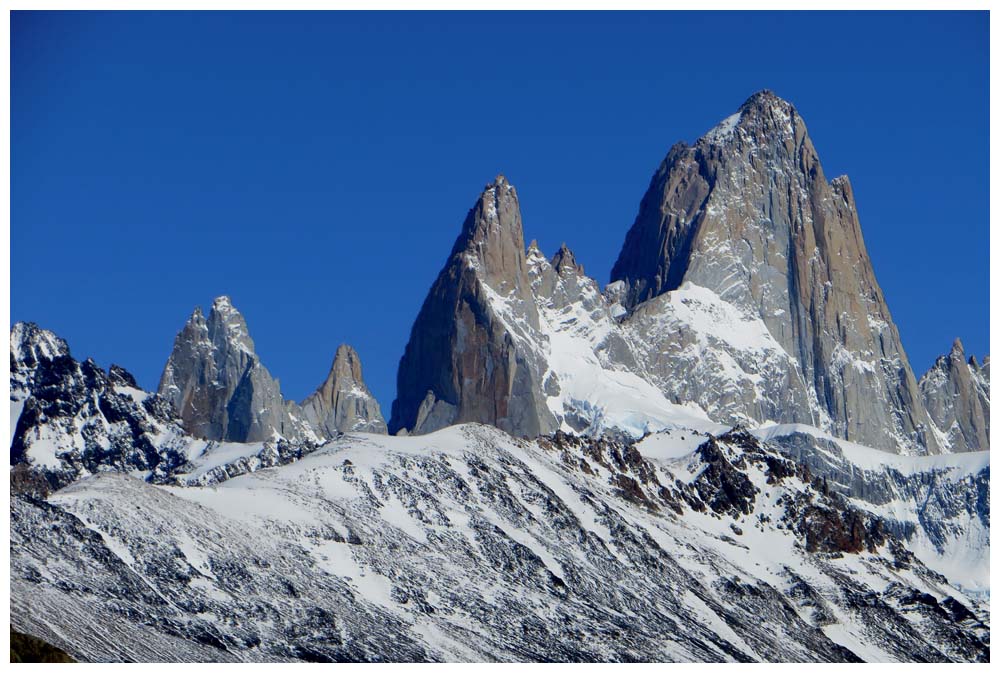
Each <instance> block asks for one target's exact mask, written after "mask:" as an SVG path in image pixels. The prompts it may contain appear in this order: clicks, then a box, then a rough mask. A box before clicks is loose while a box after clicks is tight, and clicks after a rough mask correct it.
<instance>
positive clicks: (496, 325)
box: [389, 175, 556, 436]
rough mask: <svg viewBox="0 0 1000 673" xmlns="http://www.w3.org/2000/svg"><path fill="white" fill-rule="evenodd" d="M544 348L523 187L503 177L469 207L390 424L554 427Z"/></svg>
mask: <svg viewBox="0 0 1000 673" xmlns="http://www.w3.org/2000/svg"><path fill="white" fill-rule="evenodd" d="M541 347H542V345H541V336H540V334H539V323H538V312H537V310H536V308H535V302H534V298H533V296H532V293H531V284H530V281H529V278H528V266H527V262H526V256H525V249H524V233H523V231H522V225H521V212H520V207H519V205H518V202H517V192H516V191H515V190H514V187H513V186H512V185H510V183H508V182H507V180H506V179H505V178H504V177H503V176H502V175H501V176H498V177H497V178H496V180H495V181H494V182H493V183H492V184H490V185H487V186H486V189H485V191H484V192H483V194H482V196H481V197H480V198H479V200H478V201H477V203H476V205H475V206H474V207H473V208H472V209H471V210H470V211H469V214H468V216H467V217H466V219H465V223H464V224H463V225H462V232H461V234H460V235H459V237H458V239H457V240H456V241H455V245H454V248H453V249H452V251H451V255H450V256H449V258H448V262H447V263H446V264H445V267H444V269H442V271H441V273H440V274H439V275H438V278H437V280H436V281H435V282H434V285H433V286H432V287H431V290H430V293H429V294H428V295H427V298H426V300H425V301H424V304H423V306H422V307H421V309H420V313H419V315H418V316H417V319H416V322H415V323H414V325H413V329H412V331H411V333H410V340H409V343H407V345H406V351H405V353H404V354H403V357H402V359H401V360H400V364H399V374H398V377H397V398H396V400H395V401H394V402H393V406H392V419H391V421H390V424H389V426H390V427H389V429H390V431H391V432H393V433H396V432H398V431H399V430H401V429H406V430H407V431H408V432H409V433H411V434H412V433H417V434H419V433H423V432H428V431H430V430H433V429H436V428H437V427H440V425H439V424H440V423H443V422H447V423H462V422H466V421H476V422H481V423H489V424H492V425H496V426H497V427H499V428H501V429H503V430H506V431H507V432H510V433H512V434H514V435H520V436H536V435H539V434H542V433H545V432H550V431H551V430H554V429H555V426H556V423H555V420H554V418H553V417H552V414H551V412H550V411H549V410H548V408H547V407H546V406H545V403H544V399H543V395H542V393H541V375H542V373H543V372H544V371H545V367H544V362H543V361H542V356H541V354H540V350H541Z"/></svg>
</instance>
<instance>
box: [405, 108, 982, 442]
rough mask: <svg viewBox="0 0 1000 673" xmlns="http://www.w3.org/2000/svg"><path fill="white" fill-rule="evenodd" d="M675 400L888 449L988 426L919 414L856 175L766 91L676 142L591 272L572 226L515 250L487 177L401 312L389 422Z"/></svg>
mask: <svg viewBox="0 0 1000 673" xmlns="http://www.w3.org/2000/svg"><path fill="white" fill-rule="evenodd" d="M979 390H983V391H984V392H983V394H982V395H980V396H979V398H978V399H980V400H981V403H979V405H980V407H982V405H983V404H985V405H986V407H985V408H987V409H988V404H989V395H988V390H986V389H985V388H983V387H982V386H980V388H979ZM678 413H682V414H685V415H686V416H687V417H688V422H693V421H692V419H693V418H695V417H697V418H700V419H701V420H703V421H706V422H709V423H717V424H723V425H730V426H731V425H733V424H744V425H749V426H755V425H759V424H760V423H764V422H772V423H803V424H807V425H811V426H814V427H817V428H819V429H821V430H824V431H828V432H830V433H831V434H833V435H834V436H836V437H840V438H843V439H848V440H851V441H855V442H860V443H862V444H865V445H869V446H874V447H876V448H879V449H882V450H885V451H890V452H893V453H915V454H925V453H938V452H942V451H945V452H948V451H963V450H969V449H975V448H976V447H979V448H987V447H988V445H989V443H988V436H985V437H984V436H983V435H982V434H981V433H980V436H979V437H978V443H976V442H972V443H968V442H966V441H965V440H964V438H960V437H958V435H956V434H955V433H954V432H951V431H950V430H949V429H948V428H949V427H950V425H949V424H948V421H947V419H943V420H941V421H940V423H946V426H947V427H944V428H941V427H940V423H939V422H938V420H937V419H935V418H932V417H931V415H929V414H928V409H927V402H926V400H925V396H924V395H923V394H922V393H921V389H920V387H919V386H918V384H917V382H916V380H915V378H914V375H913V372H912V370H911V368H910V365H909V362H908V360H907V357H906V353H905V351H904V349H903V346H902V343H901V341H900V338H899V332H898V330H897V328H896V326H895V324H894V323H893V321H892V317H891V315H890V313H889V309H888V306H887V304H886V301H885V298H884V296H883V293H882V290H881V289H880V288H879V285H878V282H877V281H876V279H875V274H874V270H873V269H872V265H871V261H870V259H869V257H868V253H867V251H866V249H865V245H864V240H863V238H862V235H861V228H860V222H859V219H858V212H857V206H856V204H855V203H854V196H853V191H852V189H851V185H850V182H849V181H848V179H847V178H846V177H840V178H836V179H834V180H832V181H827V179H826V177H825V176H824V174H823V169H822V167H821V165H820V162H819V158H818V155H817V153H816V150H815V148H814V147H813V144H812V141H811V140H810V138H809V135H808V132H807V129H806V126H805V123H804V122H803V121H802V118H801V117H800V116H799V115H798V113H797V112H796V110H795V108H794V107H793V106H792V105H791V104H789V103H788V102H786V101H784V100H782V99H780V98H778V97H777V96H775V95H774V94H773V93H771V92H768V91H763V92H760V93H758V94H755V95H754V96H752V97H751V98H750V99H749V100H748V101H747V102H746V103H744V104H743V106H741V108H740V109H739V111H738V112H737V113H736V114H734V115H732V116H731V117H729V118H727V119H726V120H724V121H723V122H722V123H721V124H720V125H718V126H716V127H715V128H713V129H712V130H711V131H709V132H708V133H706V134H705V135H704V136H703V137H702V138H700V139H699V140H698V141H697V142H696V143H695V144H694V145H691V146H689V145H686V144H684V143H680V144H677V145H675V146H674V147H673V148H672V149H671V150H670V152H669V153H668V155H667V157H666V159H665V160H664V161H663V163H662V164H661V166H660V168H659V170H658V171H657V173H656V174H655V175H654V177H653V179H652V181H651V183H650V186H649V189H648V190H647V192H646V195H645V196H644V197H643V199H642V202H641V204H640V209H639V214H638V216H637V217H636V220H635V222H634V224H633V226H632V228H631V229H630V230H629V232H628V235H627V236H626V239H625V243H624V246H623V248H622V250H621V253H620V254H619V257H618V260H617V262H616V263H615V266H614V268H613V270H612V282H611V283H609V285H608V286H607V287H606V288H604V290H603V291H601V289H600V286H599V285H598V283H597V282H596V281H594V280H593V279H591V278H589V277H587V276H586V274H585V273H584V270H583V267H582V265H580V264H579V263H578V262H577V260H576V259H575V256H574V255H573V253H572V251H570V250H569V248H568V247H567V246H565V245H563V246H562V248H561V249H560V250H559V251H558V252H557V253H556V254H555V256H553V258H552V259H551V260H548V259H546V258H545V256H544V255H543V254H542V253H541V251H540V250H538V249H537V246H535V245H532V246H529V249H528V250H527V251H525V249H524V232H523V225H522V221H521V215H520V210H519V207H518V202H517V194H516V191H515V190H514V188H513V186H511V185H510V183H509V182H508V181H507V180H506V179H505V178H503V177H502V176H501V177H499V178H498V179H497V180H496V182H495V183H492V184H490V185H488V186H487V188H486V190H485V191H484V192H483V194H482V195H481V197H480V199H479V201H478V202H477V204H476V206H475V207H474V208H473V209H472V210H470V211H469V214H468V216H467V218H466V220H465V223H464V224H463V227H462V231H461V233H460V235H459V237H458V240H457V241H456V243H455V246H454V248H453V250H452V253H451V256H450V257H449V259H448V262H447V263H446V265H445V267H444V269H443V270H442V271H441V273H440V274H439V276H438V278H437V280H436V281H435V283H434V285H433V287H432V288H431V290H430V293H429V294H428V296H427V299H426V300H425V302H424V305H423V307H422V309H421V311H420V314H419V315H418V317H417V320H416V321H415V323H414V325H413V329H412V332H411V335H410V341H409V343H408V344H407V347H406V351H405V353H404V355H403V358H402V360H401V361H400V367H399V373H398V377H397V399H396V401H395V402H394V404H393V415H392V420H391V422H390V424H389V425H390V428H389V429H390V432H393V433H395V432H399V431H401V430H405V431H407V432H410V433H420V432H428V431H433V430H435V429H438V428H441V427H444V426H447V425H449V424H453V423H460V422H466V421H473V422H481V423H488V424H491V425H496V426H497V427H500V428H502V429H504V430H507V431H509V432H511V433H513V434H515V435H519V436H524V437H533V436H537V435H539V434H545V433H546V432H548V431H551V430H553V429H555V428H560V429H562V430H565V431H569V432H583V433H588V434H600V433H602V432H606V431H609V430H613V431H618V432H626V433H629V434H631V435H633V436H636V437H638V436H641V435H642V434H643V433H644V432H648V431H656V430H659V429H663V428H666V427H670V425H671V424H672V423H674V422H675V420H676V419H677V415H678ZM959 413H963V414H965V415H966V416H965V417H963V419H962V421H961V423H960V425H962V426H963V427H966V428H968V427H971V426H975V427H977V428H982V427H983V426H982V423H981V419H972V418H971V417H968V414H970V413H973V410H972V408H971V407H970V406H969V405H965V406H961V408H960V412H959Z"/></svg>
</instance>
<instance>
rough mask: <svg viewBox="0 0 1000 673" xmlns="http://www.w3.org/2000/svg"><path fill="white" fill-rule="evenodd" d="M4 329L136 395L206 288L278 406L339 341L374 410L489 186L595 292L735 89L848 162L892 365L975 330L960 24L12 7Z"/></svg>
mask: <svg viewBox="0 0 1000 673" xmlns="http://www.w3.org/2000/svg"><path fill="white" fill-rule="evenodd" d="M11 30H12V45H11V57H12V58H11V75H12V94H11V145H12V157H11V176H12V177H11V189H12V191H11V196H12V200H11V246H12V250H11V321H12V322H14V321H18V320H32V321H35V322H37V323H39V324H41V325H42V326H43V327H46V328H49V329H52V330H54V331H55V332H57V333H58V334H60V335H61V336H63V337H65V338H66V339H67V340H68V341H69V343H70V347H71V349H72V351H73V353H74V355H76V356H77V357H78V358H83V357H87V356H91V357H93V358H94V359H95V360H96V361H97V362H98V363H100V364H102V365H104V366H107V365H109V364H110V363H112V362H116V363H119V364H121V365H123V366H125V367H126V368H128V369H129V370H131V371H132V372H133V373H134V374H135V375H136V376H137V377H138V379H139V381H140V383H141V384H143V385H144V386H145V387H147V388H152V387H155V385H156V384H157V381H158V379H159V375H160V371H161V369H162V367H163V363H164V362H165V360H166V358H167V355H168V354H169V352H170V348H171V345H172V343H173V339H174V336H175V334H176V333H177V331H178V330H179V329H180V328H181V327H182V325H183V323H184V321H185V320H186V319H187V317H188V315H189V314H190V312H191V310H192V309H193V308H194V306H196V305H199V304H200V305H203V306H206V307H207V306H208V305H209V304H210V303H211V301H212V298H213V297H214V296H216V295H219V294H229V295H231V296H232V297H233V301H234V303H235V305H236V306H237V307H238V308H239V309H240V310H242V311H243V313H244V315H245V316H246V317H247V320H248V322H249V325H250V330H251V334H252V335H253V337H254V339H255V341H256V343H257V350H258V353H259V354H260V356H261V358H262V360H263V362H264V364H265V365H266V366H267V367H268V368H269V369H270V370H271V372H272V374H274V375H275V376H277V377H278V378H280V379H281V382H282V388H283V391H284V392H285V394H286V397H290V398H293V399H297V400H301V399H302V398H303V397H305V396H306V395H307V394H308V393H309V392H311V391H312V390H313V389H314V388H315V387H316V386H317V385H319V383H320V382H321V381H322V379H323V378H324V377H325V375H326V372H327V369H328V367H329V365H330V360H331V359H332V357H333V354H334V351H335V350H336V348H337V345H338V344H339V343H341V342H348V343H350V344H352V345H354V346H355V347H356V348H357V350H358V351H359V352H360V354H361V357H362V362H363V364H364V369H365V375H366V379H367V381H368V383H369V385H370V387H371V388H372V389H373V390H374V392H375V394H376V395H377V397H378V399H379V402H380V403H381V404H382V408H383V410H384V412H385V413H386V414H388V412H389V405H390V403H391V401H392V399H393V397H394V395H395V376H396V367H397V364H398V362H399V358H400V356H401V355H402V353H403V347H404V345H405V343H406V340H407V339H408V337H409V331H410V327H411V325H412V322H413V319H414V318H415V316H416V314H417V311H418V310H419V308H420V304H421V302H422V301H423V299H424V296H425V294H426V292H427V290H428V288H429V287H430V285H431V283H432V281H433V280H434V278H435V276H436V275H437V273H438V271H439V269H440V268H441V266H442V264H443V263H444V261H445V258H446V257H447V254H448V252H449V250H450V249H451V245H452V243H453V241H454V238H455V236H456V235H457V234H458V231H459V228H460V226H461V223H462V220H463V218H464V216H465V213H466V211H467V209H468V208H469V207H470V206H471V205H472V204H473V201H474V200H475V198H476V197H477V195H478V194H479V191H480V190H481V188H482V186H483V185H484V184H485V183H486V182H488V181H489V180H490V179H492V178H493V176H494V175H495V174H496V173H497V172H501V171H502V172H503V173H504V174H505V175H507V177H508V178H509V179H510V180H511V181H512V182H513V183H514V184H515V185H516V186H517V188H518V193H519V195H520V197H521V205H522V209H523V215H524V223H525V231H526V236H527V237H528V238H529V239H530V238H537V239H538V240H539V243H540V244H541V246H542V248H543V250H545V251H546V252H549V253H551V252H554V251H555V250H556V248H557V247H558V246H559V244H560V243H562V242H563V241H565V242H566V243H567V244H568V245H569V246H570V247H571V248H573V249H574V251H575V252H576V254H577V258H578V259H579V260H580V261H581V262H582V263H583V264H584V265H585V266H586V268H587V271H588V273H590V274H591V275H592V276H594V277H596V278H597V279H598V280H599V281H600V282H601V283H602V284H603V283H606V282H607V280H608V275H609V272H610V269H611V265H612V264H613V262H614V260H615V258H616V256H617V253H618V250H619V248H620V246H621V244H622V241H623V240H624V237H625V232H626V231H627V229H628V228H629V226H630V225H631V224H632V220H633V218H634V216H635V213H636V211H637V209H638V205H639V200H640V198H641V197H642V194H643V192H644V191H645V189H646V187H647V185H648V182H649V179H650V176H651V175H652V173H653V171H654V170H655V169H656V167H657V165H658V163H659V162H660V161H661V159H662V158H663V156H664V155H665V154H666V152H667V150H668V148H669V147H670V146H671V145H672V144H673V143H674V142H676V141H678V140H687V141H692V140H694V139H695V138H697V137H698V136H699V135H701V134H702V133H703V132H704V131H706V130H707V129H709V128H710V127H711V126H713V125H714V124H715V123H716V122H717V121H719V120H720V119H722V118H723V117H726V116H727V115H729V114H731V113H732V112H733V111H735V110H736V108H737V107H738V106H739V105H740V104H741V103H742V102H743V100H744V99H746V97H747V96H749V95H750V94H751V93H753V92H754V91H756V90H758V89H761V88H770V89H773V90H774V91H775V92H777V93H778V94H779V95H780V96H782V97H784V98H786V99H788V100H790V101H791V102H793V103H794V104H795V105H796V106H797V108H798V109H799V111H800V113H801V114H802V115H803V117H804V118H805V120H806V123H807V124H808V126H809V129H810V132H811V135H812V138H813V141H814V143H815V145H816V147H817V149H818V151H819V154H820V158H821V160H822V162H823V166H824V169H825V171H826V173H827V175H828V176H831V177H832V176H835V175H839V174H841V173H847V174H849V175H850V176H851V180H852V182H853V184H854V187H855V191H856V196H857V201H858V207H859V210H860V214H861V224H862V228H863V231H864V235H865V239H866V242H867V244H868V249H869V252H870V253H871V257H872V260H873V262H874V265H875V271H876V274H877V275H878V279H879V281H880V283H881V285H882V287H883V289H884V290H885V294H886V296H887V298H888V301H889V307H890V310H891V311H892V313H893V316H894V317H895V319H896V322H897V323H898V325H899V328H900V331H901V333H902V337H903V343H904V345H905V347H906V349H907V351H908V352H909V355H910V360H911V362H912V364H913V366H914V369H915V370H916V371H917V375H918V376H919V375H920V373H921V372H922V371H924V370H925V369H926V368H927V367H929V366H930V365H931V363H932V362H933V360H934V358H935V357H936V356H937V355H938V354H941V353H944V352H946V351H947V350H948V349H949V347H950V345H951V342H952V340H953V339H954V338H955V337H956V336H960V337H961V338H962V340H963V341H964V343H965V345H966V349H967V350H968V351H969V352H970V353H975V354H976V355H977V356H981V355H982V354H983V353H985V352H986V351H987V348H988V338H989V287H988V280H989V245H988V244H989V219H988V215H989V191H988V179H989V145H988V140H989V97H988V96H989V81H988V79H989V66H988V55H989V27H988V15H987V14H986V13H985V12H980V13H968V12H966V13H943V12H934V13H903V14H893V13H844V14H828V13H817V12H810V13H788V14H769V13H749V14H746V13H724V12H712V13H663V14H643V13H622V14H596V13H580V14H557V13H484V12H477V13H463V14H442V13H426V14H404V13H398V14H393V13H377V14H375V13H372V14H348V13H325V14H308V13H287V14H273V13H251V12H243V13H236V14H224V13H86V14H74V13H65V14H51V13H50V14H45V13H23V12H15V13H14V14H13V16H12V21H11Z"/></svg>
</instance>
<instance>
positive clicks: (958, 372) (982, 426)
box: [920, 339, 990, 451]
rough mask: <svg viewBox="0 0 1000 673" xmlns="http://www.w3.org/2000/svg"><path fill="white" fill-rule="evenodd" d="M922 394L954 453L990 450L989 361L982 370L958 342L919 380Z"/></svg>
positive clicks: (933, 418) (932, 417)
mask: <svg viewBox="0 0 1000 673" xmlns="http://www.w3.org/2000/svg"><path fill="white" fill-rule="evenodd" d="M920 393H921V395H922V396H923V401H924V405H925V406H926V407H927V412H928V413H929V414H930V417H931V419H932V420H933V421H934V424H935V425H936V426H937V428H938V430H939V431H940V432H941V434H942V436H943V437H944V439H945V443H946V444H947V445H948V446H949V447H950V448H951V450H952V451H987V450H989V448H990V373H989V358H988V357H987V358H986V359H985V364H984V365H983V367H980V366H979V364H978V363H977V362H976V359H975V357H971V358H969V360H968V361H966V359H965V350H964V349H963V348H962V342H961V341H960V340H959V339H955V343H954V344H953V345H952V347H951V352H950V353H949V354H948V355H944V356H941V357H939V358H938V359H937V361H936V362H935V363H934V366H933V367H931V368H930V370H928V372H927V373H926V374H924V375H923V376H922V377H920Z"/></svg>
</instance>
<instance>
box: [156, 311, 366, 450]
mask: <svg viewBox="0 0 1000 673" xmlns="http://www.w3.org/2000/svg"><path fill="white" fill-rule="evenodd" d="M159 394H160V396H161V397H163V398H164V399H166V400H167V401H168V402H170V404H171V405H172V406H173V408H174V411H175V412H176V413H177V415H178V417H179V418H180V421H181V423H182V424H183V425H184V428H185V429H186V430H187V431H188V432H189V433H191V434H192V435H193V436H195V437H199V438H204V439H212V440H224V441H231V442H260V441H265V440H268V439H277V438H284V439H288V440H293V441H298V442H314V443H315V442H318V441H320V440H321V439H323V438H328V437H334V436H336V435H337V433H338V432H343V431H345V430H365V431H369V432H385V421H384V420H383V419H382V412H381V411H380V410H379V406H378V402H376V401H375V398H374V397H373V396H372V394H371V393H370V392H369V391H368V387H367V386H366V385H365V383H364V381H363V380H362V378H361V359H360V358H359V357H358V354H357V352H355V351H354V349H353V348H351V347H350V346H347V345H346V344H345V345H342V346H341V347H340V348H338V349H337V354H336V356H335V358H334V361H333V365H332V367H331V368H330V373H329V375H328V376H327V378H326V381H325V382H324V383H323V385H322V386H320V388H319V390H317V391H316V392H315V393H314V394H313V395H311V396H309V397H308V398H307V399H306V400H305V401H304V402H303V405H302V406H299V405H298V404H296V403H295V402H292V401H288V400H285V399H284V397H282V395H281V388H280V385H279V383H278V380H277V379H275V378H273V377H272V376H271V374H270V372H268V370H267V368H265V367H264V365H263V364H262V363H261V361H260V358H258V357H257V354H256V352H255V350H254V343H253V339H251V338H250V332H249V329H248V328H247V323H246V320H245V319H244V318H243V315H242V314H241V313H240V312H239V311H238V310H237V309H236V308H235V307H234V306H233V304H232V301H231V300H230V299H229V297H219V298H217V299H216V300H215V301H214V302H213V304H212V310H211V311H210V312H209V314H208V318H207V319H206V318H205V317H204V314H203V313H202V311H201V308H200V307H199V308H196V309H195V310H194V313H192V315H191V317H190V318H189V319H188V321H187V324H186V325H184V329H182V330H181V331H180V333H179V334H178V335H177V338H176V339H175V340H174V348H173V352H171V354H170V358H169V359H168V360H167V364H166V366H165V367H164V369H163V375H162V376H161V377H160V386H159Z"/></svg>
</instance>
